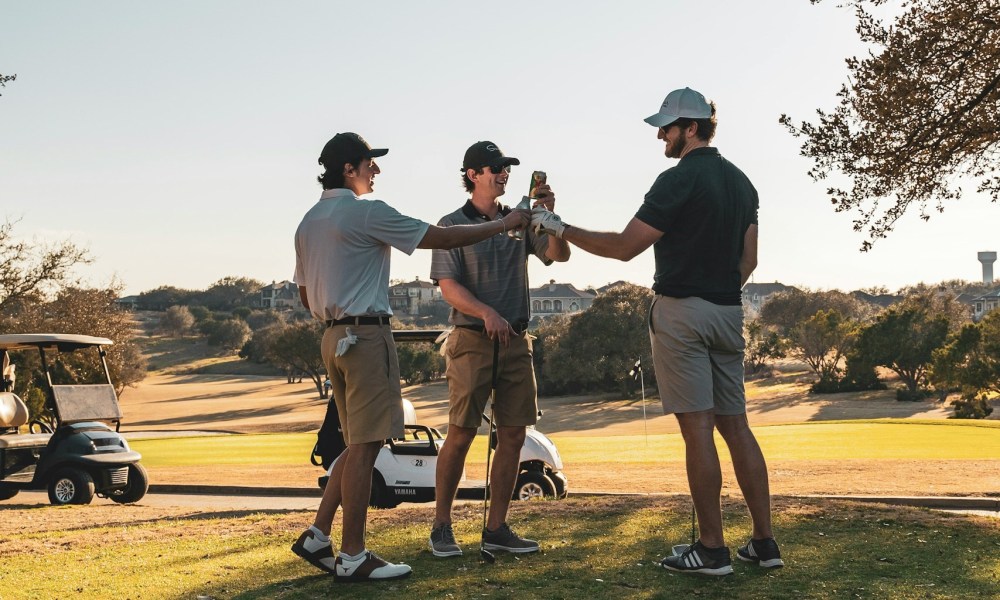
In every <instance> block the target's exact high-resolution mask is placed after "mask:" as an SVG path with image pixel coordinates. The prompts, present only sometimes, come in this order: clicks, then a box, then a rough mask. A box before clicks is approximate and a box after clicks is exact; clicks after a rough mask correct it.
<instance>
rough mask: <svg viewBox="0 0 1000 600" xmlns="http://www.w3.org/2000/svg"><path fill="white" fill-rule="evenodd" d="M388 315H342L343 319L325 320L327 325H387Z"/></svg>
mask: <svg viewBox="0 0 1000 600" xmlns="http://www.w3.org/2000/svg"><path fill="white" fill-rule="evenodd" d="M388 324H389V317H387V316H384V315H383V316H378V317H344V318H343V319H333V320H330V321H327V322H326V326H327V327H333V326H334V325H388Z"/></svg>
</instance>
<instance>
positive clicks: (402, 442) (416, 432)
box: [386, 398, 441, 456]
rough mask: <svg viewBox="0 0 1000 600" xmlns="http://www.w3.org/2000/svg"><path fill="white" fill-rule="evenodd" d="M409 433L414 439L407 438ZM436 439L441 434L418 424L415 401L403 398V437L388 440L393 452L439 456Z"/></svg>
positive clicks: (407, 454)
mask: <svg viewBox="0 0 1000 600" xmlns="http://www.w3.org/2000/svg"><path fill="white" fill-rule="evenodd" d="M408 433H409V434H411V435H412V436H413V438H412V439H406V434H408ZM421 434H423V435H422V436H421ZM435 434H436V436H435ZM435 439H441V434H440V433H438V431H437V430H436V429H433V428H431V427H427V426H426V425H418V424H417V411H416V409H415V408H413V403H412V402H410V401H409V400H407V399H406V398H403V437H402V438H401V439H390V440H386V442H387V443H388V444H389V447H390V448H391V449H392V453H393V454H400V455H406V456H437V454H438V447H437V444H435V443H434V440H435Z"/></svg>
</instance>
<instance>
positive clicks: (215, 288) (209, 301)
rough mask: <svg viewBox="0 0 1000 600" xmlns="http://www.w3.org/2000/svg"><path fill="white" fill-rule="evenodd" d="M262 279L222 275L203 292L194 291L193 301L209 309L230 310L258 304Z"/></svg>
mask: <svg viewBox="0 0 1000 600" xmlns="http://www.w3.org/2000/svg"><path fill="white" fill-rule="evenodd" d="M262 287H264V282H263V281H258V280H256V279H253V278H250V277H234V276H230V277H223V278H222V279H220V280H218V281H216V282H215V283H213V284H212V285H211V286H209V287H208V289H207V290H205V291H204V292H196V293H195V295H194V296H195V297H194V298H193V299H192V300H193V301H195V302H197V303H199V304H203V305H204V306H206V307H208V308H209V309H211V310H219V311H227V312H230V311H232V310H233V309H235V308H238V307H241V306H242V307H250V306H255V305H257V304H258V300H259V298H260V289H261V288H262Z"/></svg>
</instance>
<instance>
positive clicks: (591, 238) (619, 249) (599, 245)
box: [563, 225, 635, 261]
mask: <svg viewBox="0 0 1000 600" xmlns="http://www.w3.org/2000/svg"><path fill="white" fill-rule="evenodd" d="M563 240H565V241H568V242H570V243H571V244H573V245H574V246H577V247H579V248H580V249H581V250H585V251H587V252H589V253H591V254H596V255H597V256H603V257H605V258H617V259H618V260H623V261H627V260H630V259H631V258H633V257H634V256H635V255H634V254H629V253H628V248H626V247H625V244H623V243H622V234H621V233H614V232H610V231H590V230H588V229H583V228H581V227H577V226H575V225H573V226H567V227H566V230H565V231H564V232H563Z"/></svg>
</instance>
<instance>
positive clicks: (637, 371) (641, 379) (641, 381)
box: [628, 358, 649, 448]
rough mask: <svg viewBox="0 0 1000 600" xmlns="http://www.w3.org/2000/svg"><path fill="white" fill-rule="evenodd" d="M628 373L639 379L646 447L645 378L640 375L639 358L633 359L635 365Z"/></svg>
mask: <svg viewBox="0 0 1000 600" xmlns="http://www.w3.org/2000/svg"><path fill="white" fill-rule="evenodd" d="M628 374H629V375H631V376H632V377H633V378H635V379H638V380H639V386H640V388H641V389H642V432H643V434H644V435H645V437H646V448H649V429H647V427H646V380H645V378H644V377H643V376H642V359H641V358H637V359H636V360H635V365H633V367H632V370H631V371H629V372H628Z"/></svg>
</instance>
